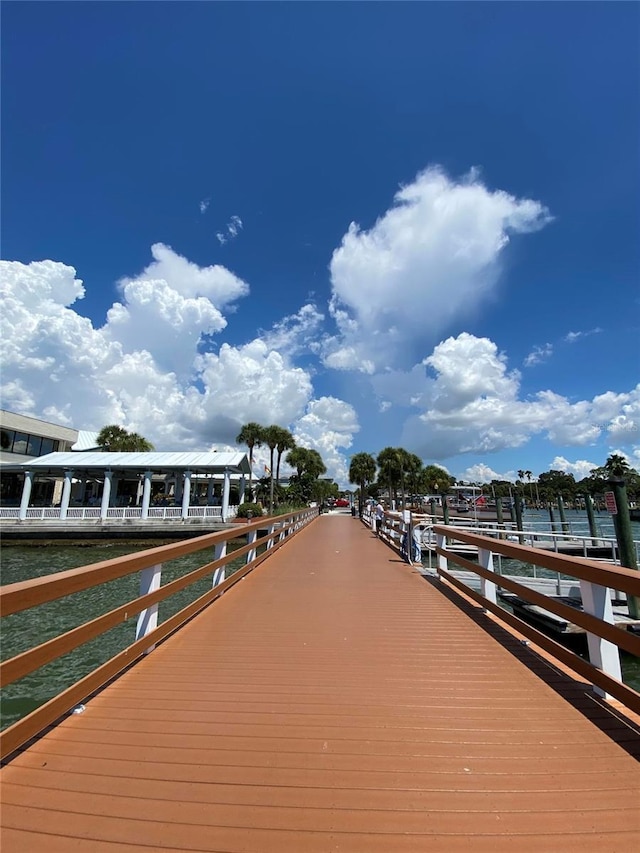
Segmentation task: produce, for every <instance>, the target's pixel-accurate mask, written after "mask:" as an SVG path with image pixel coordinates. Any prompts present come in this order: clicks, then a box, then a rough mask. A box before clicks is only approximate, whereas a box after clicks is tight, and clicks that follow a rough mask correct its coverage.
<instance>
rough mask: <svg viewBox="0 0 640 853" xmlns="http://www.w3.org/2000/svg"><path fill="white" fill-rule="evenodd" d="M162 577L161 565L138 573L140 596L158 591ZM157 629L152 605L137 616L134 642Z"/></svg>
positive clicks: (147, 651) (155, 610) (154, 609)
mask: <svg viewBox="0 0 640 853" xmlns="http://www.w3.org/2000/svg"><path fill="white" fill-rule="evenodd" d="M161 576H162V563H158V564H157V565H155V566H149V568H148V569H143V570H142V571H141V572H140V596H143V595H147V594H148V593H150V592H155V591H156V590H157V589H160V579H161ZM157 627H158V604H157V603H156V604H152V605H151V607H147V608H146V610H143V611H142V612H141V613H140V615H139V616H138V625H137V627H136V640H139V639H140V638H141V637H146V636H147V634H149V633H150V632H151V631H153V630H154V629H155V628H157ZM154 648H155V646H149V648H148V649H145V650H144V653H145V655H148V654H149V652H152V651H153V650H154Z"/></svg>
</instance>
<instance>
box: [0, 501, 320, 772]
mask: <svg viewBox="0 0 640 853" xmlns="http://www.w3.org/2000/svg"><path fill="white" fill-rule="evenodd" d="M317 516H318V509H317V508H309V509H303V510H298V511H296V512H291V513H288V514H287V515H282V516H277V517H273V516H272V517H263V518H259V519H256V520H252V521H248V522H247V523H246V524H236V525H234V527H233V528H230V529H228V530H222V531H220V532H217V533H210V534H207V535H205V536H199V537H197V538H194V539H188V540H185V541H180V542H176V543H172V544H169V545H162V546H160V547H156V548H150V549H147V550H145V551H140V552H137V553H134V554H130V555H127V556H124V557H117V558H115V559H112V560H105V561H103V562H100V563H95V564H93V565H89V566H82V567H80V568H76V569H70V570H68V571H64V572H57V573H55V574H51V575H45V576H44V577H37V578H33V579H31V580H26V581H21V582H19V583H14V584H9V585H6V586H3V587H0V617H6V616H10V615H12V614H15V613H19V612H20V611H24V610H28V609H31V608H34V607H37V606H39V605H41V604H45V603H46V602H50V601H55V600H57V599H60V598H62V597H63V596H68V595H72V594H77V593H81V592H83V591H85V590H88V589H91V588H92V587H96V586H100V585H102V584H105V583H107V582H109V581H113V580H116V579H118V578H123V577H125V576H127V575H132V574H134V573H139V574H140V589H139V595H138V597H137V598H135V599H133V600H131V601H128V602H126V603H124V604H122V605H120V606H118V607H116V608H115V609H113V610H110V611H109V612H107V613H104V614H103V615H101V616H99V617H97V618H95V619H92V620H90V621H88V622H85V623H83V624H81V625H78V626H77V627H75V628H73V629H71V630H70V631H67V632H66V633H63V634H61V635H59V636H57V637H53V638H52V639H49V640H47V641H46V642H43V643H41V644H40V645H37V646H35V647H34V648H30V649H28V650H26V651H24V652H22V653H21V654H18V655H16V656H14V657H12V658H10V659H8V660H5V661H3V662H2V663H1V664H0V687H2V688H4V687H5V686H7V685H8V684H11V683H12V682H15V681H17V680H18V679H20V678H23V677H24V676H27V675H29V674H31V673H32V672H35V671H36V670H37V669H39V668H40V667H42V666H44V665H45V664H47V663H50V662H51V661H54V660H56V659H58V658H60V657H62V656H63V655H66V654H68V653H69V652H72V651H73V650H74V649H76V648H78V647H79V646H81V645H83V644H84V643H87V642H88V641H89V640H92V639H94V638H96V637H99V636H100V635H102V634H104V633H105V632H106V631H108V630H110V629H111V628H114V627H116V626H118V625H120V624H122V623H123V622H127V621H129V620H132V618H133V617H134V616H136V617H137V620H136V626H135V633H134V631H133V625H132V642H131V644H130V645H128V646H127V647H126V648H124V649H122V650H121V651H120V652H118V653H117V654H116V655H115V656H114V657H112V658H111V659H110V660H108V661H107V662H106V663H104V664H102V665H101V666H99V667H98V668H97V669H95V670H94V671H93V672H91V673H89V674H88V675H86V676H85V677H83V678H81V679H80V680H79V681H77V682H75V683H74V684H72V685H71V686H70V687H68V688H66V689H64V690H63V691H62V692H61V693H59V694H58V695H57V696H54V697H53V698H52V699H50V700H49V701H48V702H46V703H45V704H43V705H41V706H40V707H39V708H36V710H34V711H32V713H30V714H29V715H27V716H25V717H23V718H22V719H20V720H18V721H17V722H15V723H14V724H13V725H11V726H9V727H8V728H7V729H5V731H4V732H2V734H1V735H0V757H1V758H5V757H6V756H8V755H10V754H11V753H13V752H15V751H16V750H17V749H19V748H20V747H21V746H22V745H24V744H25V743H26V742H27V741H28V740H29V739H31V738H32V737H34V736H35V735H37V734H39V733H40V732H41V731H42V730H43V729H45V728H46V727H47V726H49V725H50V724H51V723H53V722H55V721H56V720H57V719H59V718H60V717H61V716H62V715H63V714H65V713H67V712H69V711H70V710H72V709H73V708H74V707H75V706H77V705H78V703H81V702H82V701H83V700H84V699H86V697H88V696H89V695H91V694H92V693H93V692H95V691H96V690H97V689H99V688H100V687H102V686H103V685H104V684H106V683H107V682H108V681H110V680H111V679H112V678H114V676H116V675H117V674H118V673H120V672H122V671H123V670H124V669H125V668H127V667H129V666H130V665H131V664H132V663H134V662H135V661H136V660H138V659H139V658H141V657H142V656H143V655H144V654H147V653H149V652H151V651H152V650H153V648H154V647H155V645H156V644H157V643H159V642H160V641H161V640H163V639H165V638H166V637H167V636H169V634H172V633H173V632H175V631H176V630H177V629H178V628H180V627H181V626H182V625H183V624H184V623H185V622H186V621H187V620H189V619H191V618H192V617H193V616H194V615H195V614H196V613H198V612H200V611H201V610H202V609H203V608H205V607H206V606H207V605H209V604H210V603H211V602H212V601H214V600H215V599H216V598H218V597H219V596H221V595H222V594H223V593H225V592H226V591H227V590H228V589H229V588H230V587H232V586H233V585H234V584H235V583H237V582H238V581H239V580H241V579H242V578H243V577H245V576H246V575H247V574H248V573H249V572H251V571H252V570H253V569H255V568H256V567H257V566H259V565H260V563H262V562H263V560H265V559H266V558H267V557H269V556H270V555H271V554H272V553H274V552H275V551H276V550H277V549H278V548H280V547H282V546H283V545H284V544H285V543H286V542H287V541H288V540H289V539H290V537H291V536H292V535H294V534H295V533H297V532H298V531H299V530H301V529H302V528H303V527H305V526H306V525H307V524H308V523H309V522H311V521H312V520H313V519H315V518H316V517H317ZM265 529H266V532H264V531H265ZM259 532H262V533H263V535H260V536H259V535H258V534H259ZM241 538H244V539H245V544H244V545H241V546H240V547H238V548H236V549H234V550H233V551H229V552H228V551H227V545H228V543H229V541H230V540H237V539H241ZM207 551H208V552H213V553H212V556H213V559H212V560H210V561H208V562H206V563H205V564H204V565H203V566H200V567H199V568H197V569H195V570H192V571H190V572H188V573H187V574H185V575H182V576H179V577H177V578H176V579H175V580H172V581H170V582H168V583H166V584H165V585H164V586H163V585H162V567H163V564H165V563H167V562H169V561H171V560H175V559H178V558H180V557H183V556H185V555H188V554H194V553H200V552H203V553H206V552H207ZM242 557H244V558H245V562H244V565H243V566H242V567H241V568H240V569H237V570H236V571H235V572H233V574H231V575H230V576H229V577H227V576H226V569H227V566H228V564H229V563H230V562H231V561H232V560H233V561H237V560H238V559H239V558H242ZM207 576H211V587H210V588H209V590H208V591H207V592H206V593H204V594H202V595H200V596H199V597H198V598H196V599H195V600H194V601H192V602H191V603H190V604H188V605H187V606H186V607H183V608H182V609H181V610H179V612H177V613H175V614H174V615H173V616H170V617H169V618H168V619H166V620H165V621H163V622H162V623H161V624H158V605H159V603H160V602H161V601H164V600H166V599H169V598H170V596H172V595H174V594H175V593H177V592H179V591H180V590H183V589H186V588H187V587H189V586H190V585H192V584H193V583H195V582H196V581H199V580H201V579H202V578H206V577H207Z"/></svg>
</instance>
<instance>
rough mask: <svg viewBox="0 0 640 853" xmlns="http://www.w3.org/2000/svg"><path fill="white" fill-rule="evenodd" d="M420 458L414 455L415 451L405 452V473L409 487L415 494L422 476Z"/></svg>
mask: <svg viewBox="0 0 640 853" xmlns="http://www.w3.org/2000/svg"><path fill="white" fill-rule="evenodd" d="M422 471H423V468H422V459H420V457H419V456H416V454H415V453H407V457H406V459H405V473H406V475H407V479H408V485H409V489H410V491H411V494H412V495H415V494H417V493H418V491H419V490H420V487H419V484H420V479H421V476H422Z"/></svg>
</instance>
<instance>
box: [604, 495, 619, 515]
mask: <svg viewBox="0 0 640 853" xmlns="http://www.w3.org/2000/svg"><path fill="white" fill-rule="evenodd" d="M604 502H605V506H606V507H607V511H608V512H610V513H611V514H612V515H616V514H617V512H618V507H617V506H616V496H615V494H614V493H613V492H605V493H604Z"/></svg>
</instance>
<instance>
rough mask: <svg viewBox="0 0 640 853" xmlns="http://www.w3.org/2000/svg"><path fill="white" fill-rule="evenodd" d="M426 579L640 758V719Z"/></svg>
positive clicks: (455, 594) (437, 582) (464, 599)
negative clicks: (633, 716) (613, 703)
mask: <svg viewBox="0 0 640 853" xmlns="http://www.w3.org/2000/svg"><path fill="white" fill-rule="evenodd" d="M422 577H423V579H424V581H425V582H426V583H428V584H429V585H430V586H431V587H433V588H434V589H435V590H437V591H438V593H439V594H440V595H442V596H444V598H446V599H447V600H448V601H450V602H451V604H453V605H454V607H456V608H457V609H458V610H459V611H460V612H461V613H463V614H464V615H465V617H467V618H468V619H471V621H472V622H474V624H476V625H477V626H478V627H479V628H480V629H481V630H483V631H484V632H485V633H487V634H489V635H490V636H491V637H492V638H493V639H494V640H495V641H496V642H497V643H499V644H500V646H502V648H504V649H505V651H507V652H508V653H509V654H511V655H512V656H513V657H514V658H516V659H517V660H518V661H519V662H520V663H521V664H522V665H523V666H525V667H526V668H527V669H528V670H529V671H530V672H532V673H533V674H534V675H536V676H537V677H538V678H540V679H541V680H543V681H544V682H545V684H547V685H548V686H549V687H550V688H551V689H552V690H553V691H554V692H555V693H557V694H558V695H559V696H561V697H562V699H564V700H565V701H566V702H567V703H568V704H570V705H571V706H572V707H573V708H575V710H576V711H578V712H579V713H580V714H581V715H582V716H584V717H585V718H586V719H588V720H589V721H590V722H591V723H592V724H593V725H595V726H596V727H597V728H598V729H600V731H602V732H603V733H604V734H606V735H607V737H609V738H611V740H613V741H614V742H615V743H617V744H618V745H619V746H620V747H621V748H622V749H624V750H625V751H626V752H627V753H629V755H632V756H633V757H634V758H637V759H640V720H639V719H638V718H636V719H634V718H632V717H631V716H629V715H628V714H627V713H625V711H626V709H621V708H618V707H617V706H616V705H612V704H611V703H610V702H608V701H606V700H605V699H604V698H603V697H601V696H599V695H597V694H596V693H594V692H593V690H592V686H591V684H590V683H589V682H587V681H580V680H578V679H576V678H574V677H572V675H571V674H570V673H569V672H567V671H566V669H560V668H559V667H558V665H557V663H556V662H554V660H553V659H552V658H551V657H545V656H543V654H541V653H539V652H538V651H537V650H536V649H535V648H532V646H531V645H530V644H529V640H528V639H522V638H520V637H519V636H518V634H516V633H514V631H513V630H510V628H508V627H506V626H503V625H501V624H500V622H499V621H497V619H498V618H499V617H496V618H493V617H492V616H490V615H489V614H487V612H486V610H485V609H484V608H482V607H480V606H478V605H477V604H476V603H475V602H474V601H473V600H471V599H469V598H467V597H466V595H465V593H462V594H460V592H459V591H458V590H457V589H455V588H453V587H450V586H449V585H448V584H447V583H442V581H441V580H440V578H439V577H437V576H436V575H433V574H430V575H422ZM531 642H534V641H531ZM552 642H553V641H552ZM534 644H535V643H534ZM556 645H558V644H556Z"/></svg>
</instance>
